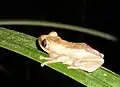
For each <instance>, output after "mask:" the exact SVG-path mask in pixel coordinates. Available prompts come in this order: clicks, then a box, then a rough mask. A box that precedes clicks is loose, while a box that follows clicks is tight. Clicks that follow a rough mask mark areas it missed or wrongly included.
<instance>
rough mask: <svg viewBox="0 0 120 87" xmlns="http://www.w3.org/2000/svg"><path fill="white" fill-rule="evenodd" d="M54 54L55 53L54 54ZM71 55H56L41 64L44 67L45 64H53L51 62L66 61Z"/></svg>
mask: <svg viewBox="0 0 120 87" xmlns="http://www.w3.org/2000/svg"><path fill="white" fill-rule="evenodd" d="M52 55H53V54H52ZM52 55H51V56H52ZM68 59H69V57H68V56H65V55H59V56H56V57H54V58H51V60H48V61H46V62H44V63H42V64H41V66H42V67H43V66H44V65H47V64H51V63H56V62H64V61H66V60H68Z"/></svg>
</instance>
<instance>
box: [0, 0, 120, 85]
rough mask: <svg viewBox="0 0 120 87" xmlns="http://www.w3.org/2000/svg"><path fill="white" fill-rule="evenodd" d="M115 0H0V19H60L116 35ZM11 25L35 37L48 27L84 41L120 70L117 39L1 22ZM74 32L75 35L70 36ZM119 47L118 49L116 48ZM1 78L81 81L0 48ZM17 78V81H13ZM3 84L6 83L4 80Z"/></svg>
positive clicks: (33, 81) (37, 81) (35, 82)
mask: <svg viewBox="0 0 120 87" xmlns="http://www.w3.org/2000/svg"><path fill="white" fill-rule="evenodd" d="M117 11H118V10H117V2H113V1H112V2H110V1H109V2H108V1H106V2H105V1H104V2H103V1H98V0H97V1H86V0H81V1H79V2H75V1H74V2H72V1H68V2H65V1H64V2H59V1H56V2H55V1H54V2H52V1H49V2H48V1H46V2H45V1H44V2H43V1H32V0H31V1H28V2H27V1H26V2H25V1H24V2H22V1H13V2H12V1H3V2H2V3H1V5H0V19H1V20H3V19H30V20H44V21H52V22H61V23H66V24H72V25H78V26H82V27H86V28H93V29H96V30H99V31H102V32H106V33H109V34H112V35H114V36H116V37H117V38H118V39H119V31H118V30H119V27H118V26H117V20H118V16H117ZM1 27H5V28H9V29H14V30H16V31H20V32H23V33H26V34H29V35H32V36H35V37H38V36H40V35H41V34H43V33H48V32H50V31H51V30H55V31H57V32H59V34H60V36H61V37H62V38H64V39H66V40H68V41H74V42H80V41H84V42H86V43H88V44H89V45H91V46H92V47H94V48H95V49H97V50H99V51H100V52H102V53H104V54H105V63H104V65H103V66H104V67H106V68H108V69H110V70H112V71H114V72H116V73H117V74H120V71H119V65H120V64H119V43H118V42H113V41H109V40H106V39H103V38H100V37H95V36H92V35H88V34H85V33H81V32H75V31H70V30H64V29H58V28H52V27H35V26H1ZM73 36H74V37H73ZM117 50H118V51H117ZM0 54H1V57H0V79H1V80H2V81H4V82H11V83H7V84H11V85H15V83H18V84H19V85H31V86H32V85H33V86H37V85H38V86H41V85H44V86H47V85H48V86H58V85H59V86H63V87H73V86H74V87H78V86H80V85H81V84H80V83H78V82H76V81H74V80H72V79H70V78H69V77H67V76H65V75H62V74H61V73H59V72H56V71H54V70H53V69H51V68H48V67H44V68H41V67H40V64H39V63H37V62H35V61H33V60H31V59H29V58H26V57H24V56H22V55H20V54H16V53H14V52H11V51H8V50H6V49H3V48H0ZM15 81H16V82H15ZM5 85H6V84H5Z"/></svg>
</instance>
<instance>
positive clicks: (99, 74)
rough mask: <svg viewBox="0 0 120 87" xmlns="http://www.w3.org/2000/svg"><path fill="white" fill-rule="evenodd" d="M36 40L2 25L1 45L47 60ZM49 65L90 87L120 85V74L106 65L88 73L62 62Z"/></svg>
mask: <svg viewBox="0 0 120 87" xmlns="http://www.w3.org/2000/svg"><path fill="white" fill-rule="evenodd" d="M36 41H37V38H35V37H32V36H30V35H27V34H24V33H20V32H17V31H14V30H9V29H6V28H2V27H0V47H3V48H5V49H8V50H11V51H14V52H16V53H19V54H21V55H23V56H26V57H28V58H31V59H33V60H35V61H37V62H40V63H43V62H44V61H46V60H40V59H39V58H40V57H47V56H48V55H47V54H45V53H44V52H41V51H40V50H38V47H37V46H36ZM47 66H48V67H50V68H52V69H54V70H56V71H58V72H61V73H62V74H64V75H67V76H68V77H70V78H72V79H74V80H76V81H78V82H80V83H82V84H84V85H86V86H89V87H120V76H119V75H117V74H116V73H114V72H112V71H110V70H108V69H106V68H104V67H101V68H99V69H97V70H96V71H94V72H92V73H88V72H85V71H82V70H80V69H77V70H72V69H71V70H68V69H67V68H66V65H63V64H62V63H54V64H49V65H47ZM40 67H41V66H40ZM43 68H44V67H43Z"/></svg>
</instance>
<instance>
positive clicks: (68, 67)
mask: <svg viewBox="0 0 120 87" xmlns="http://www.w3.org/2000/svg"><path fill="white" fill-rule="evenodd" d="M67 69H80V67H76V66H67Z"/></svg>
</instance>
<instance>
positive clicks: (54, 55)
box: [39, 53, 58, 60]
mask: <svg viewBox="0 0 120 87" xmlns="http://www.w3.org/2000/svg"><path fill="white" fill-rule="evenodd" d="M57 56H58V55H57V54H54V53H50V54H49V57H42V56H40V58H39V59H45V60H51V59H53V58H56V57H57Z"/></svg>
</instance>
